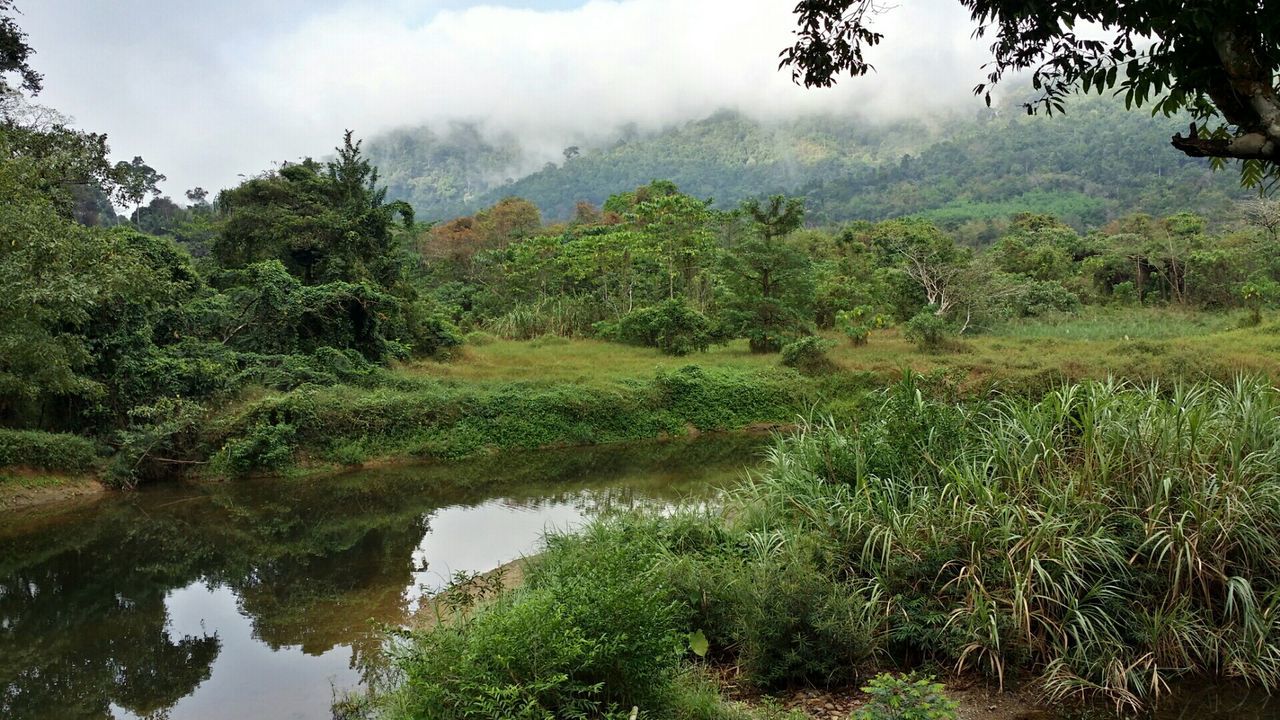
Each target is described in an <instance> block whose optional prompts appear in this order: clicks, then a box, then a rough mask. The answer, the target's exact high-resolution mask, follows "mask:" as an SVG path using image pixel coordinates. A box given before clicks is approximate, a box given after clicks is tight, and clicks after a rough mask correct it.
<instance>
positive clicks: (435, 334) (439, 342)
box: [409, 312, 462, 360]
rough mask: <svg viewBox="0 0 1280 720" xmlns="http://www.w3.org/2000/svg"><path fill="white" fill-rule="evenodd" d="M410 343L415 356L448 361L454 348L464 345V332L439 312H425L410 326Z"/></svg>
mask: <svg viewBox="0 0 1280 720" xmlns="http://www.w3.org/2000/svg"><path fill="white" fill-rule="evenodd" d="M409 331H410V335H409V342H410V343H411V344H412V347H413V354H414V355H417V356H419V357H430V358H436V359H439V360H447V359H449V357H450V356H451V355H452V351H453V349H454V348H456V347H458V346H460V345H462V332H461V331H460V330H458V327H457V326H456V325H454V324H453V323H452V322H450V320H449V318H447V317H445V315H444V314H443V313H439V312H424V313H423V314H422V315H421V316H419V317H416V318H414V319H413V321H412V323H411V324H410V328H409Z"/></svg>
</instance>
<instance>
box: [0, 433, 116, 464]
mask: <svg viewBox="0 0 1280 720" xmlns="http://www.w3.org/2000/svg"><path fill="white" fill-rule="evenodd" d="M96 460H97V450H96V447H95V445H94V442H93V441H92V440H90V439H89V438H85V437H81V436H79V435H70V434H67V433H49V432H41V431H39V430H0V467H26V468H34V469H37V470H49V471H52V472H65V473H79V472H85V471H87V470H89V469H91V468H92V467H93V465H94V463H95V462H96Z"/></svg>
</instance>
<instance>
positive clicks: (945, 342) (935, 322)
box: [904, 306, 955, 352]
mask: <svg viewBox="0 0 1280 720" xmlns="http://www.w3.org/2000/svg"><path fill="white" fill-rule="evenodd" d="M904 334H905V335H906V337H907V339H908V340H910V341H911V342H913V343H915V344H916V347H917V348H919V349H920V350H921V351H922V352H938V351H939V350H944V349H946V348H947V347H948V346H949V345H950V342H951V338H952V337H953V336H954V335H955V328H953V327H952V325H951V323H950V322H948V321H947V319H946V318H944V317H942V316H941V315H939V314H938V313H937V312H936V311H935V310H934V308H933V307H932V306H930V307H928V308H925V309H924V310H923V311H921V312H919V313H917V314H916V316H915V317H913V318H911V319H910V320H908V321H907V325H906V330H905V333H904Z"/></svg>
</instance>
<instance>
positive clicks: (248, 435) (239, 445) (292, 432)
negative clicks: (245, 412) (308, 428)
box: [212, 420, 297, 476]
mask: <svg viewBox="0 0 1280 720" xmlns="http://www.w3.org/2000/svg"><path fill="white" fill-rule="evenodd" d="M296 435H297V429H296V428H295V427H294V426H293V425H290V424H288V423H271V422H267V421H265V420H259V421H258V422H256V423H255V424H254V425H253V426H252V427H250V428H248V429H247V430H246V431H245V432H244V433H243V434H242V435H240V436H238V437H235V438H233V439H231V440H229V441H228V442H227V444H226V445H224V446H223V447H222V449H221V450H219V451H218V452H217V454H216V455H215V456H214V458H213V461H212V462H213V466H214V468H215V469H217V470H218V471H220V472H223V473H226V474H228V475H232V476H240V475H248V474H251V473H255V472H268V473H269V472H275V471H279V470H283V469H285V468H287V467H289V466H290V465H292V464H293V452H294V447H295V445H296Z"/></svg>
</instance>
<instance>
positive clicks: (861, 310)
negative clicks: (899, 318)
mask: <svg viewBox="0 0 1280 720" xmlns="http://www.w3.org/2000/svg"><path fill="white" fill-rule="evenodd" d="M873 313H874V309H873V308H872V307H871V306H869V305H860V306H858V307H856V308H853V309H852V310H842V311H840V312H839V313H837V314H836V327H838V328H839V329H840V331H841V332H843V333H844V334H845V337H847V338H849V342H851V343H853V344H854V345H855V346H858V345H866V344H867V337H868V336H870V335H871V329H872V327H873V326H876V323H877V322H883V321H884V318H883V317H882V316H879V315H874V314H873ZM880 327H883V325H880Z"/></svg>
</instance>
